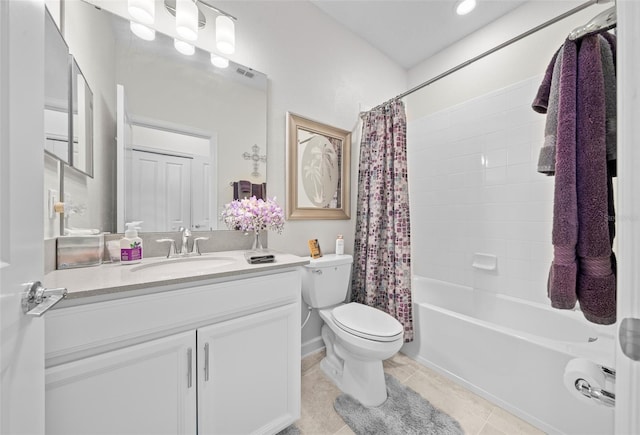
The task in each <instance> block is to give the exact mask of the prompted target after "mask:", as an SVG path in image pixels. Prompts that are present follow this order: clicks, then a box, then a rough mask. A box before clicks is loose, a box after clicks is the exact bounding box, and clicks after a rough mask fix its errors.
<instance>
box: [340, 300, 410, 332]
mask: <svg viewBox="0 0 640 435" xmlns="http://www.w3.org/2000/svg"><path fill="white" fill-rule="evenodd" d="M331 317H332V318H333V320H334V321H335V324H336V326H338V327H339V328H340V329H342V330H343V331H345V332H348V333H350V334H353V335H355V336H357V337H361V338H365V339H367V340H373V341H385V342H386V341H395V340H398V338H401V337H402V334H403V327H402V324H401V323H400V322H398V321H397V320H396V319H394V318H393V317H391V316H390V315H389V314H387V313H385V312H383V311H380V310H378V309H376V308H373V307H369V306H367V305H362V304H358V303H355V302H352V303H350V304H345V305H340V306H338V307H336V308H334V309H333V310H331Z"/></svg>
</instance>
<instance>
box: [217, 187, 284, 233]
mask: <svg viewBox="0 0 640 435" xmlns="http://www.w3.org/2000/svg"><path fill="white" fill-rule="evenodd" d="M221 219H222V221H224V223H225V224H226V225H227V228H229V229H230V230H239V231H244V232H250V231H262V230H273V231H277V232H278V233H282V229H283V228H284V213H283V211H282V208H281V207H280V206H279V205H278V203H277V202H276V199H275V197H274V198H273V199H269V198H267V200H266V201H265V200H263V199H256V197H255V196H252V197H251V198H244V199H236V200H235V201H231V202H230V203H229V204H226V205H225V206H224V210H223V211H222V214H221Z"/></svg>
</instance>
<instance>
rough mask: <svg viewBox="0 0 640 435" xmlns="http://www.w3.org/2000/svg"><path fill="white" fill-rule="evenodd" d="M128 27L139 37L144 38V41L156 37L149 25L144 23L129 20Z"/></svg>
mask: <svg viewBox="0 0 640 435" xmlns="http://www.w3.org/2000/svg"><path fill="white" fill-rule="evenodd" d="M129 28H130V29H131V31H132V32H133V34H134V35H136V36H137V37H138V38H140V39H144V40H145V41H153V40H154V39H156V31H155V30H154V29H152V28H151V27H148V26H145V25H144V24H140V23H136V22H135V21H130V22H129Z"/></svg>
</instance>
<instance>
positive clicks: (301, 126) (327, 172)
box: [286, 112, 351, 220]
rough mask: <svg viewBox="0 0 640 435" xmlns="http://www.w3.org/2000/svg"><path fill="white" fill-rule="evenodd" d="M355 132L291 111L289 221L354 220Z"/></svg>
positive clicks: (289, 123) (288, 163)
mask: <svg viewBox="0 0 640 435" xmlns="http://www.w3.org/2000/svg"><path fill="white" fill-rule="evenodd" d="M350 176H351V132H350V131H347V130H343V129H340V128H337V127H332V126H330V125H326V124H322V123H320V122H317V121H313V120H310V119H307V118H304V117H302V116H299V115H296V114H294V113H290V112H287V206H286V213H287V219H290V220H305V219H306V220H314V219H350V199H351V186H350V184H351V183H350Z"/></svg>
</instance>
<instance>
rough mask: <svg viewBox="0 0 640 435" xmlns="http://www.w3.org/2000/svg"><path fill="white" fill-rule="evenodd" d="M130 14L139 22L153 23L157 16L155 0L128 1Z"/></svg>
mask: <svg viewBox="0 0 640 435" xmlns="http://www.w3.org/2000/svg"><path fill="white" fill-rule="evenodd" d="M127 9H128V11H129V15H131V16H132V17H133V19H134V20H136V21H137V22H139V23H142V24H153V22H154V21H155V17H156V6H155V2H154V0H129V1H128V3H127Z"/></svg>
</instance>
